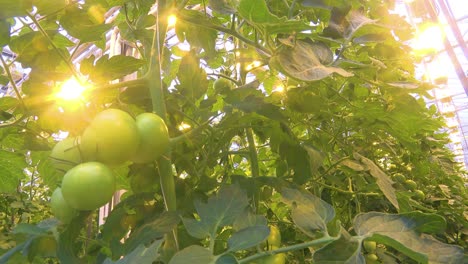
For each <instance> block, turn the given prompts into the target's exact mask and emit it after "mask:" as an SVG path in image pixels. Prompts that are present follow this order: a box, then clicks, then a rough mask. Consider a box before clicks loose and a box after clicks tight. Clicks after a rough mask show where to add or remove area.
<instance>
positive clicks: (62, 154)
mask: <svg viewBox="0 0 468 264" xmlns="http://www.w3.org/2000/svg"><path fill="white" fill-rule="evenodd" d="M49 157H50V159H51V160H52V164H53V165H54V167H55V169H56V170H57V171H58V172H60V173H61V175H64V174H65V173H66V172H67V171H68V170H69V169H71V168H73V167H75V166H76V165H78V164H80V163H81V161H82V160H81V153H80V150H79V147H78V142H77V139H76V138H74V137H69V138H66V139H64V140H62V141H60V142H58V143H57V144H55V146H54V148H53V149H52V152H51V153H50V156H49Z"/></svg>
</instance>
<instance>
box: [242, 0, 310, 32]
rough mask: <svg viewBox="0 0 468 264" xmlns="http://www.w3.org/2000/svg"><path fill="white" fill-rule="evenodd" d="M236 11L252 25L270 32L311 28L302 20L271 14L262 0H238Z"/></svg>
mask: <svg viewBox="0 0 468 264" xmlns="http://www.w3.org/2000/svg"><path fill="white" fill-rule="evenodd" d="M238 12H239V15H240V16H242V17H243V18H244V19H246V20H247V21H248V22H249V23H251V24H252V25H253V26H257V27H258V28H260V29H264V30H265V31H266V32H268V33H270V34H277V33H291V32H293V31H302V30H307V29H312V27H311V26H309V25H307V24H305V23H304V22H303V21H299V20H288V19H287V18H286V17H281V18H279V17H278V16H276V15H274V14H272V13H271V12H270V10H269V9H268V5H267V3H266V2H265V1H264V0H257V1H250V0H240V3H239V7H238Z"/></svg>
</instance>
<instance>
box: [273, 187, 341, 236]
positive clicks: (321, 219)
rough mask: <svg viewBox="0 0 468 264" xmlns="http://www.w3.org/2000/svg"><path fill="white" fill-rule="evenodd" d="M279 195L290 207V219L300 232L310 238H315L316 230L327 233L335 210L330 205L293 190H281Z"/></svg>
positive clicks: (308, 194) (310, 195)
mask: <svg viewBox="0 0 468 264" xmlns="http://www.w3.org/2000/svg"><path fill="white" fill-rule="evenodd" d="M281 195H282V196H283V201H284V202H285V203H286V204H287V205H289V207H291V217H292V219H293V221H294V223H295V224H296V225H297V227H298V228H299V229H300V230H301V231H302V232H304V233H305V234H306V235H308V236H310V237H315V231H317V230H320V231H322V232H324V233H327V223H328V222H330V221H331V220H333V218H334V217H335V210H334V209H333V207H332V206H331V205H330V204H328V203H326V202H325V201H323V200H321V199H320V198H318V197H316V196H314V195H312V194H310V193H306V192H301V191H299V190H295V189H289V188H283V189H282V190H281Z"/></svg>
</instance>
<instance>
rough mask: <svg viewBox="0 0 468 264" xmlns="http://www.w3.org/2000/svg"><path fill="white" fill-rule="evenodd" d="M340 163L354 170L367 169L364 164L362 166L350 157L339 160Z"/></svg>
mask: <svg viewBox="0 0 468 264" xmlns="http://www.w3.org/2000/svg"><path fill="white" fill-rule="evenodd" d="M341 164H342V165H344V166H346V167H348V168H350V169H352V170H354V171H364V170H367V168H366V167H365V166H363V165H362V164H361V163H359V162H357V161H355V160H352V159H345V160H343V161H342V162H341Z"/></svg>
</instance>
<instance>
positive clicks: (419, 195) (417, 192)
mask: <svg viewBox="0 0 468 264" xmlns="http://www.w3.org/2000/svg"><path fill="white" fill-rule="evenodd" d="M414 196H415V198H416V199H417V200H424V198H426V194H425V193H424V192H423V191H421V190H415V191H414Z"/></svg>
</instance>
